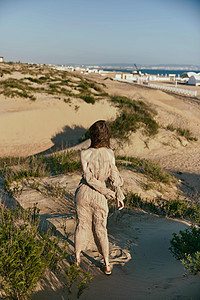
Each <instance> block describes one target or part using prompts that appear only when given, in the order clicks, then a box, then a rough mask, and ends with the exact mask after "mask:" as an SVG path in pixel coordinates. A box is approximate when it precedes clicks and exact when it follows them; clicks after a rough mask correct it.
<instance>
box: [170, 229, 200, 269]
mask: <svg viewBox="0 0 200 300" xmlns="http://www.w3.org/2000/svg"><path fill="white" fill-rule="evenodd" d="M170 243H171V247H170V248H169V250H170V251H171V253H172V254H173V256H174V257H175V258H176V259H178V260H181V262H182V263H183V264H184V265H185V267H186V269H188V270H189V271H190V272H191V273H194V274H196V273H197V272H200V229H197V228H195V227H191V228H189V229H186V230H184V231H180V232H179V235H178V234H176V233H174V234H173V239H172V240H171V241H170Z"/></svg>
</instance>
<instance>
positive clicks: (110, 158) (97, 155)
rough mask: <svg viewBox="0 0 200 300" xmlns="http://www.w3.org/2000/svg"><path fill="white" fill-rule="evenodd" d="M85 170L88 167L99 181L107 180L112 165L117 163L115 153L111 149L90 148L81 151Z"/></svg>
mask: <svg viewBox="0 0 200 300" xmlns="http://www.w3.org/2000/svg"><path fill="white" fill-rule="evenodd" d="M81 163H82V167H83V172H85V171H86V170H87V169H89V170H90V172H92V174H93V176H94V177H95V178H96V179H97V180H99V181H102V182H103V181H105V180H107V178H108V177H109V176H110V173H111V168H112V165H114V164H115V159H114V153H113V151H112V150H111V149H108V148H105V147H101V148H89V149H87V150H83V151H82V152H81Z"/></svg>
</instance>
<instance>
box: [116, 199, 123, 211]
mask: <svg viewBox="0 0 200 300" xmlns="http://www.w3.org/2000/svg"><path fill="white" fill-rule="evenodd" d="M117 208H118V210H121V209H122V208H124V201H123V200H117Z"/></svg>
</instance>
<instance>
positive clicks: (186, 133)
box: [176, 127, 198, 141]
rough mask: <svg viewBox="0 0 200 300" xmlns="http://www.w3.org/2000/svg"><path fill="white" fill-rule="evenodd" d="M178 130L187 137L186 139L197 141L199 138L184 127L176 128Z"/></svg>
mask: <svg viewBox="0 0 200 300" xmlns="http://www.w3.org/2000/svg"><path fill="white" fill-rule="evenodd" d="M176 131H177V133H178V134H179V135H180V136H183V137H185V138H186V140H188V141H197V140H198V139H197V138H196V137H193V136H192V133H191V131H190V130H189V129H184V128H180V127H179V128H177V129H176Z"/></svg>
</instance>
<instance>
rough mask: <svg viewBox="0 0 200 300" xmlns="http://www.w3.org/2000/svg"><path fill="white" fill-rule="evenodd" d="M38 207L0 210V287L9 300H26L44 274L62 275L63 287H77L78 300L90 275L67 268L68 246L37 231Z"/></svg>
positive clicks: (0, 208) (69, 288)
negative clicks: (48, 272) (49, 272)
mask: <svg viewBox="0 0 200 300" xmlns="http://www.w3.org/2000/svg"><path fill="white" fill-rule="evenodd" d="M38 214H39V210H38V209H37V207H36V206H35V207H33V208H32V209H27V210H23V209H21V208H17V209H15V210H12V209H7V208H5V207H2V206H1V207H0V286H1V291H2V292H3V294H4V296H6V297H7V298H8V299H13V300H22V299H29V298H30V296H31V294H33V292H34V289H35V287H36V285H37V283H38V281H39V280H41V279H42V278H44V277H45V275H46V273H47V271H51V272H53V273H54V274H55V275H57V274H58V273H59V274H60V273H62V271H64V275H63V278H64V279H63V286H67V288H68V299H70V296H71V292H72V285H74V284H75V285H77V298H79V297H80V295H81V294H82V293H83V291H84V289H85V288H87V284H88V282H89V281H90V280H91V279H92V276H91V275H90V274H89V273H85V272H84V271H83V270H82V269H80V268H79V267H77V266H76V265H74V264H72V265H70V266H68V264H67V261H66V259H67V257H68V253H67V243H66V242H63V241H62V243H61V239H60V238H57V237H55V236H54V235H53V231H51V230H50V229H49V231H48V232H47V233H46V234H44V233H41V232H40V231H39V223H40V222H39V215H38Z"/></svg>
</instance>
